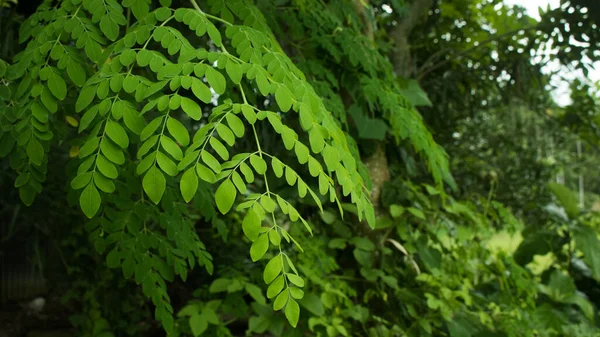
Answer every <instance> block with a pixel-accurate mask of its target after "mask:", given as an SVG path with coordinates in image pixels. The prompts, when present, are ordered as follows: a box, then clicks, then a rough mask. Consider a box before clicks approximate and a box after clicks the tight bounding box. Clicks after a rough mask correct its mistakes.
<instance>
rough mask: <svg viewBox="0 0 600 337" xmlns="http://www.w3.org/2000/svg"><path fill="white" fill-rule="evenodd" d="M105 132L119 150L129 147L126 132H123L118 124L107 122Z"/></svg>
mask: <svg viewBox="0 0 600 337" xmlns="http://www.w3.org/2000/svg"><path fill="white" fill-rule="evenodd" d="M105 131H106V134H107V135H108V137H109V138H110V139H112V140H113V141H114V142H115V143H116V144H117V145H119V146H120V147H121V148H123V149H125V148H127V147H128V146H129V137H128V136H127V132H125V129H123V127H122V126H121V125H119V123H116V122H113V121H112V120H108V121H107V122H106V128H105Z"/></svg>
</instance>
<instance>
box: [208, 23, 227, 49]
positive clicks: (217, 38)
mask: <svg viewBox="0 0 600 337" xmlns="http://www.w3.org/2000/svg"><path fill="white" fill-rule="evenodd" d="M206 32H207V33H208V36H209V37H210V39H211V40H212V42H214V44H215V45H216V46H218V47H220V46H222V45H223V42H222V41H221V33H220V32H219V30H218V29H217V28H216V27H215V25H213V24H212V22H207V25H206Z"/></svg>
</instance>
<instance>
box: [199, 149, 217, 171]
mask: <svg viewBox="0 0 600 337" xmlns="http://www.w3.org/2000/svg"><path fill="white" fill-rule="evenodd" d="M200 157H201V158H202V161H204V163H205V164H206V165H208V167H210V168H211V169H212V170H213V171H215V173H219V172H221V164H219V161H218V160H217V158H215V157H214V156H213V155H212V154H210V152H208V151H202V152H201V153H200Z"/></svg>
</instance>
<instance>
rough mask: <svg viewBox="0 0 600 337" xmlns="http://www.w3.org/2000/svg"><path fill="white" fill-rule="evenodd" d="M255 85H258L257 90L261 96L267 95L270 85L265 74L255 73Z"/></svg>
mask: <svg viewBox="0 0 600 337" xmlns="http://www.w3.org/2000/svg"><path fill="white" fill-rule="evenodd" d="M256 85H257V86H258V90H259V91H260V93H261V94H262V95H263V96H267V95H268V94H269V91H270V89H271V85H270V84H269V80H268V79H267V77H266V76H265V75H263V74H262V73H259V74H258V75H256Z"/></svg>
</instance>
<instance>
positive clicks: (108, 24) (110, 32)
mask: <svg viewBox="0 0 600 337" xmlns="http://www.w3.org/2000/svg"><path fill="white" fill-rule="evenodd" d="M100 30H101V31H102V33H104V35H105V36H106V37H107V38H109V39H110V40H111V41H114V40H116V39H117V37H119V25H118V24H117V23H116V22H114V21H113V20H112V18H111V16H110V15H104V16H102V19H101V20H100Z"/></svg>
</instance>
